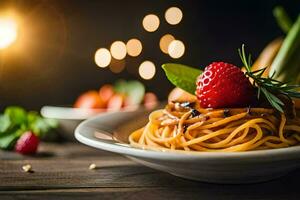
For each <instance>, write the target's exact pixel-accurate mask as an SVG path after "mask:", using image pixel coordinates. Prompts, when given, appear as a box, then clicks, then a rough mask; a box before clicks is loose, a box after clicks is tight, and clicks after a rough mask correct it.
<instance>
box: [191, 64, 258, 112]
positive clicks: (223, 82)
mask: <svg viewBox="0 0 300 200" xmlns="http://www.w3.org/2000/svg"><path fill="white" fill-rule="evenodd" d="M196 84H197V90H196V96H197V98H198V100H199V101H200V105H201V107H203V108H226V107H245V106H249V105H251V104H252V103H253V101H254V99H255V91H254V88H253V86H252V85H251V83H250V81H249V80H248V78H247V77H246V76H245V75H244V73H243V72H242V71H241V70H240V69H239V68H238V67H236V66H234V65H232V64H228V63H224V62H213V63H212V64H210V65H208V66H207V67H206V68H205V69H204V72H203V73H202V74H201V75H200V76H199V77H198V79H197V83H196Z"/></svg>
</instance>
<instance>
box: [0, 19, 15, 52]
mask: <svg viewBox="0 0 300 200" xmlns="http://www.w3.org/2000/svg"><path fill="white" fill-rule="evenodd" d="M17 34H18V27H17V23H16V22H15V21H14V20H13V19H10V18H0V49H4V48H6V47H8V46H10V45H11V44H12V43H13V42H14V41H15V40H16V39H17Z"/></svg>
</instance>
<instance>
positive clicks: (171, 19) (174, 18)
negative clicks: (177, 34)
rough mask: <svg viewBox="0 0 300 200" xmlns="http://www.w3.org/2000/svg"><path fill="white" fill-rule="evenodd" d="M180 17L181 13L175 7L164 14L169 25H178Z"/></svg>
mask: <svg viewBox="0 0 300 200" xmlns="http://www.w3.org/2000/svg"><path fill="white" fill-rule="evenodd" d="M182 16H183V14H182V11H181V10H180V9H179V8H177V7H171V8H169V9H168V10H167V11H166V13H165V18H166V20H167V22H168V23H169V24H171V25H176V24H179V22H180V21H181V20H182Z"/></svg>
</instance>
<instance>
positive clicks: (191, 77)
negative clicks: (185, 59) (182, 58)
mask: <svg viewBox="0 0 300 200" xmlns="http://www.w3.org/2000/svg"><path fill="white" fill-rule="evenodd" d="M162 68H163V69H164V71H165V73H166V76H167V78H168V79H169V81H170V82H171V83H173V85H175V86H176V87H179V88H181V89H183V90H185V91H187V92H188V93H190V94H193V95H194V94H195V91H196V79H197V77H198V76H199V75H200V74H201V73H202V71H201V70H199V69H195V68H192V67H189V66H186V65H182V64H175V63H166V64H163V65H162Z"/></svg>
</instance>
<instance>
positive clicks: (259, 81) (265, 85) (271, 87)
mask: <svg viewBox="0 0 300 200" xmlns="http://www.w3.org/2000/svg"><path fill="white" fill-rule="evenodd" d="M244 46H245V45H244V44H243V45H242V50H241V49H238V52H239V55H240V58H241V60H242V62H243V64H244V66H245V68H246V72H245V74H246V76H248V77H250V78H252V79H253V86H255V87H256V88H257V98H258V99H259V98H260V96H261V94H263V95H264V96H265V97H266V99H267V100H268V102H269V103H270V104H271V106H272V107H273V108H275V109H276V110H278V111H280V112H283V106H284V103H283V102H282V101H281V100H280V99H279V98H278V97H277V95H280V94H281V95H285V96H286V97H288V98H291V97H295V98H300V93H299V92H297V91H296V90H295V89H296V88H300V85H289V84H288V83H287V82H281V81H278V80H276V79H273V77H274V76H275V72H274V73H273V74H272V75H271V76H270V77H267V78H264V77H262V75H263V73H264V71H265V70H266V67H265V68H262V69H260V70H257V71H251V65H252V64H251V63H252V62H251V54H249V55H248V57H247V56H246V53H245V47H244Z"/></svg>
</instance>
